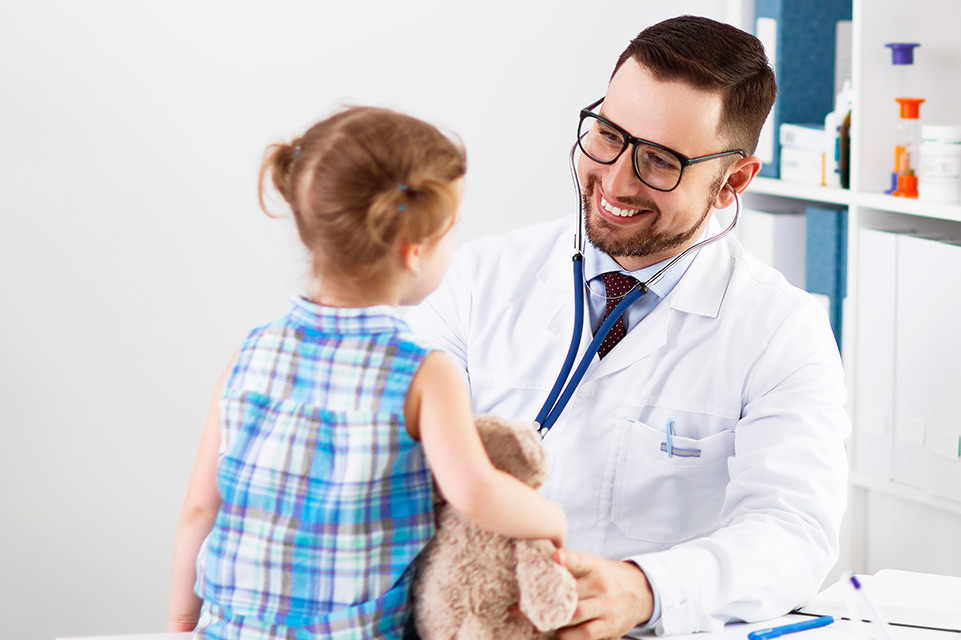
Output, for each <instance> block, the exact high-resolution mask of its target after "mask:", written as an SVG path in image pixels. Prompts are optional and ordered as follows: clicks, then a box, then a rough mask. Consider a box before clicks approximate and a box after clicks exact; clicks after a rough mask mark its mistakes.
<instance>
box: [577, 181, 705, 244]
mask: <svg viewBox="0 0 961 640" xmlns="http://www.w3.org/2000/svg"><path fill="white" fill-rule="evenodd" d="M599 182H600V180H598V178H597V176H593V175H589V176H588V177H587V185H586V186H585V187H584V193H583V195H582V196H581V198H582V200H583V202H582V206H583V207H584V211H585V218H586V223H585V227H586V230H587V239H588V241H590V243H591V244H592V245H594V246H595V247H597V248H598V249H600V250H601V251H603V252H604V253H606V254H607V255H609V256H611V257H612V258H618V257H625V258H646V257H648V256H660V255H663V254H665V253H670V252H672V251H675V250H676V253H680V250H681V249H683V248H684V247H685V246H686V245H687V244H688V243H689V242H690V241H691V240H692V239H693V238H695V237H697V235H698V233H699V232H700V230H701V227H702V226H703V224H704V221H705V220H707V217H708V216H709V215H710V214H711V210H712V209H713V208H714V200H715V199H716V198H717V195H718V193H720V191H721V188H722V181H721V177H720V176H718V177H717V179H716V180H715V181H714V184H712V185H711V189H710V194H711V195H710V198H709V199H708V200H707V202H706V203H705V205H704V211H703V213H702V214H701V215H700V216H699V217H698V219H697V221H696V222H695V223H694V224H693V225H691V227H690V228H689V229H685V230H682V231H673V230H670V229H663V230H658V226H659V225H658V223H659V222H660V221H661V210H660V209H659V208H658V206H657V205H656V204H655V203H654V202H652V201H650V200H646V199H644V198H626V199H620V202H621V203H622V204H626V205H629V206H630V207H632V208H635V209H641V210H646V211H650V213H649V214H645V215H652V216H653V217H654V219H653V220H652V221H651V224H650V225H648V227H647V228H645V229H638V230H637V231H635V232H633V233H630V234H626V235H624V234H622V233H618V232H619V231H621V232H623V230H622V229H619V228H616V227H615V226H614V225H612V224H610V223H609V222H607V221H606V220H604V219H603V218H601V216H600V215H599V214H598V213H597V212H595V211H594V203H595V198H594V192H595V191H596V189H597V185H598V183H599Z"/></svg>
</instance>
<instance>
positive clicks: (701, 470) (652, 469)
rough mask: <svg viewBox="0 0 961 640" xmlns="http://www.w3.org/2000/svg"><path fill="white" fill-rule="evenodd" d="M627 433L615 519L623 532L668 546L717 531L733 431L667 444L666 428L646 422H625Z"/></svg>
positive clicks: (619, 465) (619, 464) (675, 438)
mask: <svg viewBox="0 0 961 640" xmlns="http://www.w3.org/2000/svg"><path fill="white" fill-rule="evenodd" d="M682 428H683V427H681V428H679V429H678V431H680V432H682V431H681V429H682ZM622 429H623V431H622V433H623V439H622V446H621V449H620V453H619V455H618V461H617V471H616V476H615V479H614V496H613V501H612V503H613V504H612V514H611V518H612V520H613V522H614V524H615V525H617V527H618V529H620V530H621V532H623V533H624V535H626V536H627V537H629V538H632V539H635V540H644V541H648V542H656V543H667V544H674V543H677V542H682V541H684V540H690V539H692V538H696V537H698V536H701V535H703V534H705V533H708V532H710V531H713V530H714V529H716V528H717V527H718V526H719V521H720V515H721V507H722V505H723V503H724V493H725V490H726V488H727V483H728V480H729V473H728V466H727V460H728V458H729V457H730V456H732V455H734V432H733V431H730V430H725V431H721V432H719V433H715V434H712V435H710V436H707V437H705V438H701V439H694V438H686V437H683V436H680V435H674V436H672V437H671V438H670V442H668V438H667V436H666V431H665V429H664V428H661V429H655V428H654V427H652V426H650V425H647V424H644V423H643V422H635V421H632V420H625V424H623V425H622ZM668 449H670V455H669V452H668Z"/></svg>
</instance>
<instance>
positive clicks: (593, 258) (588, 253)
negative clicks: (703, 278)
mask: <svg viewBox="0 0 961 640" xmlns="http://www.w3.org/2000/svg"><path fill="white" fill-rule="evenodd" d="M707 232H708V230H707V227H705V229H704V232H703V233H702V234H701V237H700V238H698V242H700V241H701V240H703V239H704V238H705V237H707ZM586 244H587V246H586V247H585V248H584V278H585V279H586V280H587V281H588V282H590V281H591V280H593V279H594V278H599V277H600V276H601V275H602V274H604V273H607V272H608V271H619V272H621V273H626V274H628V275H631V276H634V277H635V278H637V279H638V280H639V281H641V282H647V281H648V280H649V279H650V278H651V277H652V276H653V275H654V274H655V273H657V272H658V271H660V270H661V269H662V268H664V267H665V266H666V265H667V263H669V262H670V261H671V260H673V259H674V256H672V257H670V258H668V259H667V260H662V261H661V262H658V263H657V264H652V265H651V266H649V267H644V268H643V269H638V270H637V271H625V270H624V268H623V267H621V266H620V265H619V264H617V262H615V260H614V258H612V257H611V256H609V255H608V254H606V253H604V252H603V251H601V250H600V249H598V248H597V247H595V246H594V245H593V244H591V243H590V242H589V241H588V242H587V243H586ZM697 254H698V252H697V251H692V252H691V253H689V254H687V255H686V256H684V258H683V259H681V260H680V261H679V262H678V263H677V264H675V265H674V266H673V267H671V268H670V269H668V270H667V271H666V272H665V273H664V276H663V277H662V278H661V279H660V280H659V281H658V282H656V283H655V284H653V285H651V287H650V289H649V291H650V292H651V293H653V294H654V295H656V296H657V297H658V298H662V299H663V298H666V297H667V295H668V294H669V293H670V292H671V291H672V290H673V289H674V287H675V286H677V283H678V282H680V280H681V278H682V277H683V276H684V272H685V271H687V268H688V267H689V266H691V263H692V262H694V258H695V256H697Z"/></svg>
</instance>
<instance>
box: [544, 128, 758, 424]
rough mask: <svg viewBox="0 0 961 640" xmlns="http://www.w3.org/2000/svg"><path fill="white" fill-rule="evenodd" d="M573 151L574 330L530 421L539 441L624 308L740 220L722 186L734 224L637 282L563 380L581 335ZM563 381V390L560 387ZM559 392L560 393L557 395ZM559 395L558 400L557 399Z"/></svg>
mask: <svg viewBox="0 0 961 640" xmlns="http://www.w3.org/2000/svg"><path fill="white" fill-rule="evenodd" d="M576 151H577V143H576V142H575V143H574V145H573V146H572V147H571V164H570V167H571V178H572V180H573V181H574V189H575V190H576V191H577V233H576V234H575V239H574V259H573V265H574V330H573V331H572V332H571V344H570V347H568V349H567V356H566V357H565V358H564V364H563V366H561V371H560V373H559V374H557V380H555V381H554V386H553V387H552V388H551V392H550V393H549V394H547V400H545V401H544V405H543V406H542V407H541V410H540V411H538V412H537V417H536V418H535V419H534V428H535V429H537V432H538V433H539V434H540V435H541V438H543V437H544V436H546V435H547V432H548V431H550V430H551V427H553V426H554V423H555V422H557V419H558V418H559V417H560V415H561V413H563V412H564V408H565V407H566V406H567V403H568V402H569V401H570V399H571V396H573V395H574V391H575V390H577V385H578V384H580V382H581V379H582V378H583V377H584V374H585V373H587V368H588V367H589V366H590V365H591V361H592V360H593V359H594V356H595V355H596V354H597V350H598V349H599V348H600V347H601V343H602V342H604V338H606V337H607V334H608V333H610V331H611V327H613V326H614V323H615V322H617V320H618V319H619V318H620V317H621V316H622V315H624V312H625V311H627V308H628V307H630V306H631V305H632V304H634V303H635V302H636V301H637V300H640V299H641V296H643V295H644V294H645V293H647V291H648V288H649V287H650V286H651V285H653V284H655V283H656V282H658V281H660V279H661V278H662V277H664V274H665V273H666V272H667V271H668V270H669V269H670V268H671V267H673V266H674V265H675V264H677V263H678V262H680V261H681V259H683V258H684V256H686V255H687V254H689V253H691V252H693V251H697V250H698V249H700V248H701V247H703V246H705V245H708V244H711V243H712V242H717V241H718V240H720V239H721V238H723V237H724V236H726V235H727V234H728V233H730V232H731V230H732V229H734V225H736V224H737V221H738V219H739V218H740V217H741V197H740V195H739V194H738V192H737V190H736V189H734V187H732V186H731V184H730V183H727V184H725V185H724V186H725V187H726V188H728V189H730V190H731V193H733V194H734V202H735V204H736V205H737V206H736V208H735V210H734V220H732V221H731V224H730V225H728V227H727V228H726V229H724V230H723V231H721V232H720V233H718V234H717V235H714V236H712V237H710V238H707V239H705V240H701V241H700V242H698V243H697V244H695V245H693V246H690V247H688V248H687V249H685V250H684V251H682V252H681V253H680V254H678V255H677V256H675V257H674V259H673V260H671V261H670V262H669V263H667V265H666V266H664V267H663V268H662V269H661V270H660V271H658V272H657V273H655V274H654V275H653V276H652V277H651V278H650V279H649V280H647V281H646V282H638V283H637V284H636V285H635V286H634V288H633V289H631V290H630V291H628V292H627V293H626V294H624V297H623V298H621V301H620V302H618V303H617V306H615V307H614V308H613V309H612V310H611V313H610V315H608V316H607V319H605V320H604V322H603V323H601V326H600V328H599V329H598V330H597V333H595V334H594V339H593V340H591V343H590V345H588V347H587V351H586V352H585V353H584V356H583V357H582V358H581V362H580V364H578V365H577V369H576V370H575V371H574V375H573V377H571V379H570V380H568V379H567V377H568V376H569V375H570V373H571V367H573V366H574V359H575V358H576V357H577V349H578V347H579V346H580V344H581V332H582V331H583V329H584V269H583V268H582V267H583V261H584V253H583V246H584V239H583V235H582V231H583V222H584V218H583V216H584V211H583V209H582V208H581V185H580V181H579V180H578V178H577V169H576V167H575V165H574V154H575V152H576ZM565 381H566V382H567V386H564V383H565ZM561 389H563V391H561ZM558 395H560V398H558Z"/></svg>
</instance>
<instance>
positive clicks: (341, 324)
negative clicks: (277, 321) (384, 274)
mask: <svg viewBox="0 0 961 640" xmlns="http://www.w3.org/2000/svg"><path fill="white" fill-rule="evenodd" d="M288 316H289V317H290V319H291V321H292V322H293V323H294V324H296V325H298V326H301V327H303V328H305V329H312V330H314V331H317V332H319V333H340V334H353V335H369V334H372V333H384V332H392V331H397V330H398V329H399V328H406V323H405V322H404V319H403V317H402V314H401V312H400V310H399V309H397V308H396V307H392V306H390V305H378V306H374V307H356V308H355V307H327V306H324V305H319V304H316V303H314V302H311V301H310V300H307V299H306V298H303V297H300V296H297V297H294V298H293V299H292V300H291V301H290V309H289V311H288Z"/></svg>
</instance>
